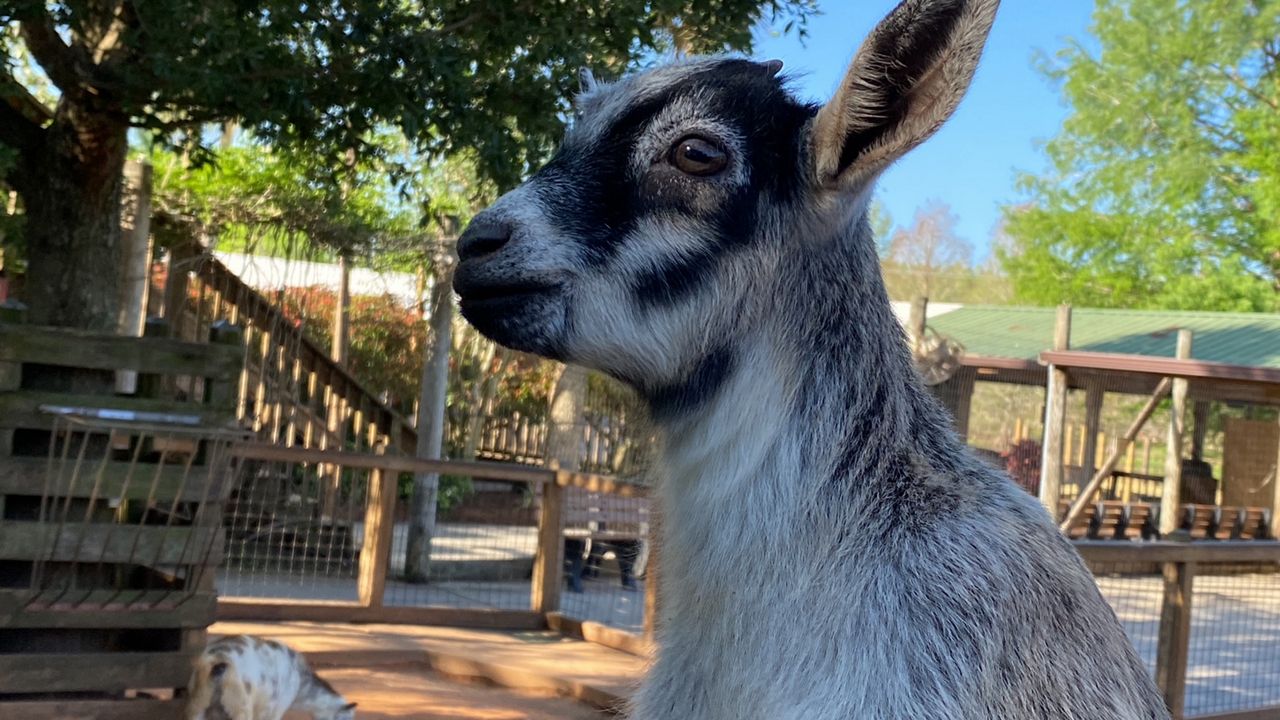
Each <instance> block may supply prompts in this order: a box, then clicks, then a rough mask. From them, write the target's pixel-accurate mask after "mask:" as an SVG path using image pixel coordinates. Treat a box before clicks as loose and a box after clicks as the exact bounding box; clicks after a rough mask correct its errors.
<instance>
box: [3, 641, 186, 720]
mask: <svg viewBox="0 0 1280 720" xmlns="http://www.w3.org/2000/svg"><path fill="white" fill-rule="evenodd" d="M191 661H192V655H191V654H190V653H186V652H131V653H16V654H0V693H47V692H88V691H104V692H109V691H119V690H131V689H139V688H180V687H185V686H186V684H187V679H188V678H189V676H190V675H191ZM0 707H3V706H2V705H0ZM6 717H12V716H9V715H6Z"/></svg>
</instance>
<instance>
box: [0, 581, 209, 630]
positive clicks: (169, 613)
mask: <svg viewBox="0 0 1280 720" xmlns="http://www.w3.org/2000/svg"><path fill="white" fill-rule="evenodd" d="M210 576H212V573H210ZM28 595H29V593H28V591H27V590H12V589H4V590H0V627H5V628H156V627H170V628H204V627H208V625H209V624H210V623H212V622H213V618H214V610H215V608H216V606H217V596H216V594H214V593H213V592H202V593H197V594H195V595H191V596H186V597H185V598H184V594H183V593H181V592H177V593H175V592H169V591H164V590H144V591H139V590H121V591H116V590H95V591H93V592H92V593H90V594H89V595H88V597H86V594H85V593H84V592H83V591H79V592H76V591H71V592H68V593H67V594H66V596H64V597H63V598H61V600H62V602H64V603H77V602H84V603H91V604H89V605H85V606H82V607H61V608H56V607H55V608H54V609H32V608H27V607H23V606H24V605H25V604H26V602H27V600H28ZM53 595H54V594H53V593H49V597H50V599H52V598H53ZM103 602H110V603H112V604H110V605H106V606H103V605H102V604H101V603H103ZM157 603H161V604H159V605H156V604H157Z"/></svg>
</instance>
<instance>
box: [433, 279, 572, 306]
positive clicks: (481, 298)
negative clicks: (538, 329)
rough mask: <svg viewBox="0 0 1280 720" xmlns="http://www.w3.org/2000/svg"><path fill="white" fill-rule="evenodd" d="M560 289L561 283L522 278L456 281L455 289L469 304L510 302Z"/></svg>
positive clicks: (463, 300) (548, 293)
mask: <svg viewBox="0 0 1280 720" xmlns="http://www.w3.org/2000/svg"><path fill="white" fill-rule="evenodd" d="M559 289H560V284H559V283H549V282H539V281H533V280H522V281H518V282H503V283H477V282H456V281H455V282H454V290H456V291H457V292H458V297H459V298H460V299H461V300H462V302H463V303H465V304H467V305H483V304H491V303H499V302H500V303H509V302H514V301H519V300H523V299H533V298H535V297H538V296H542V295H550V294H552V293H554V292H556V291H558V290H559Z"/></svg>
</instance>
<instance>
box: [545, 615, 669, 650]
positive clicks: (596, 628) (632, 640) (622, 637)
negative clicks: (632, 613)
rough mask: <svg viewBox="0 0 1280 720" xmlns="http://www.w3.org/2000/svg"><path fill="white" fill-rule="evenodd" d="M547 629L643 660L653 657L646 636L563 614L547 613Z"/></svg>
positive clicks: (651, 648) (650, 645)
mask: <svg viewBox="0 0 1280 720" xmlns="http://www.w3.org/2000/svg"><path fill="white" fill-rule="evenodd" d="M547 627H549V628H551V629H552V630H555V631H556V632H558V633H560V634H561V635H564V636H566V637H572V638H577V639H579V640H584V641H586V642H589V643H595V644H597V645H602V646H604V647H607V648H610V649H613V650H618V651H620V652H624V653H627V654H628V655H635V656H636V657H641V658H648V657H651V656H652V655H653V646H652V644H651V643H650V641H649V638H647V637H646V636H644V635H637V634H635V633H629V632H626V631H625V630H619V629H617V628H612V627H609V626H608V625H601V624H600V623H598V622H592V621H590V620H577V619H575V618H571V617H568V616H566V615H564V614H563V613H558V612H553V613H547Z"/></svg>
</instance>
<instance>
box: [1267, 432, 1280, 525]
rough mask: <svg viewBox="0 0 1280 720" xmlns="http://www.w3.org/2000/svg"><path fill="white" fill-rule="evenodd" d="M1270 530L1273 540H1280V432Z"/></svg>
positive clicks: (1277, 438)
mask: <svg viewBox="0 0 1280 720" xmlns="http://www.w3.org/2000/svg"><path fill="white" fill-rule="evenodd" d="M1278 419H1280V418H1278ZM1269 529H1270V530H1271V539H1272V540H1277V539H1280V432H1277V433H1276V464H1275V467H1273V468H1272V470H1271V527H1270V528H1269Z"/></svg>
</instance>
